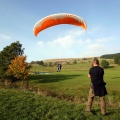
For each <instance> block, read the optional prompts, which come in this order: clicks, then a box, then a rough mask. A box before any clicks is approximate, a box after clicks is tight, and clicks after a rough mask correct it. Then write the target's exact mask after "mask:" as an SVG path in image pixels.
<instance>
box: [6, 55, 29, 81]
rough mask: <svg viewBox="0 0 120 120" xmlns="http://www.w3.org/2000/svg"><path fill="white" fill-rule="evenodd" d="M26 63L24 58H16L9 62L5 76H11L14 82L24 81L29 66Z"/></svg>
mask: <svg viewBox="0 0 120 120" xmlns="http://www.w3.org/2000/svg"><path fill="white" fill-rule="evenodd" d="M25 61H26V56H17V57H15V59H13V60H11V63H10V64H9V66H8V70H7V71H6V74H7V76H13V77H14V80H16V81H17V80H24V79H26V78H27V76H28V74H29V65H28V63H26V62H25Z"/></svg>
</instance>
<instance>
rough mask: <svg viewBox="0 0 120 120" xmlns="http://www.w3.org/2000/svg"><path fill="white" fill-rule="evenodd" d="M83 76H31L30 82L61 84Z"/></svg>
mask: <svg viewBox="0 0 120 120" xmlns="http://www.w3.org/2000/svg"><path fill="white" fill-rule="evenodd" d="M78 76H82V74H81V75H31V76H29V80H32V81H34V82H35V83H51V82H60V81H63V80H68V79H73V78H75V77H78Z"/></svg>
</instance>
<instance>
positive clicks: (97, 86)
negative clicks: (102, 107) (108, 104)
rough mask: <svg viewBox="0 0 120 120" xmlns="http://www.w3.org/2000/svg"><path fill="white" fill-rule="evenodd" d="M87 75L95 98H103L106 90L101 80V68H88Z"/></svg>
mask: <svg viewBox="0 0 120 120" xmlns="http://www.w3.org/2000/svg"><path fill="white" fill-rule="evenodd" d="M89 74H90V76H91V82H92V84H93V90H94V94H95V96H105V95H106V94H107V90H106V88H105V85H106V83H105V82H104V80H103V76H104V70H103V68H101V67H99V66H94V67H92V68H90V70H89Z"/></svg>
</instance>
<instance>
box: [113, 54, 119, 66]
mask: <svg viewBox="0 0 120 120" xmlns="http://www.w3.org/2000/svg"><path fill="white" fill-rule="evenodd" d="M114 63H115V64H119V65H120V55H116V56H115V57H114Z"/></svg>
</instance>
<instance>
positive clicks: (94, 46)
mask: <svg viewBox="0 0 120 120" xmlns="http://www.w3.org/2000/svg"><path fill="white" fill-rule="evenodd" d="M103 48H104V45H103V44H98V43H95V44H92V45H89V46H88V49H89V50H100V49H103Z"/></svg>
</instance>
